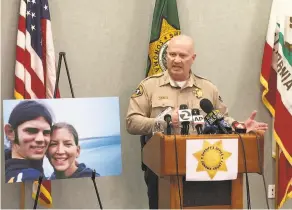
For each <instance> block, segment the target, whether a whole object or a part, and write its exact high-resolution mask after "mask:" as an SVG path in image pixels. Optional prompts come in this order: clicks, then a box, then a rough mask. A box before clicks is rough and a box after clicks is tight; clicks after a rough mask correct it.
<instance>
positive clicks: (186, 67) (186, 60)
mask: <svg viewBox="0 0 292 210" xmlns="http://www.w3.org/2000/svg"><path fill="white" fill-rule="evenodd" d="M195 57H196V55H195V53H194V41H193V39H192V38H191V37H189V36H186V35H178V36H175V37H173V38H172V39H171V40H170V41H169V43H168V46H167V56H166V58H167V59H166V61H167V70H168V72H169V75H170V76H171V78H172V79H173V80H175V81H185V80H187V79H188V78H189V76H190V71H191V66H192V64H193V62H194V60H195Z"/></svg>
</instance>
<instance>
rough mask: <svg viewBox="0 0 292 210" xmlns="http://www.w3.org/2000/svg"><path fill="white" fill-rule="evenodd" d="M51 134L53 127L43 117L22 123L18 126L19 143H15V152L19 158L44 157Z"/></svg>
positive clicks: (37, 158)
mask: <svg viewBox="0 0 292 210" xmlns="http://www.w3.org/2000/svg"><path fill="white" fill-rule="evenodd" d="M50 134H51V127H50V125H49V123H48V122H47V121H46V120H45V119H44V118H43V117H39V118H36V119H34V120H30V121H26V122H24V123H22V124H21V125H19V126H18V127H17V136H18V142H19V143H18V144H15V143H14V144H13V146H12V150H13V151H12V152H13V154H15V155H16V156H18V157H17V158H23V159H33V160H40V159H42V158H43V157H44V155H45V153H46V151H47V148H48V145H49V143H50ZM15 137H16V136H15Z"/></svg>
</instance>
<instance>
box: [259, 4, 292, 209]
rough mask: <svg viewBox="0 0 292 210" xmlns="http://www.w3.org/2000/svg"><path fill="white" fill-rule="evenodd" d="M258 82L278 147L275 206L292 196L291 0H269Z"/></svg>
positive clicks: (280, 205)
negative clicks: (260, 85) (266, 27)
mask: <svg viewBox="0 0 292 210" xmlns="http://www.w3.org/2000/svg"><path fill="white" fill-rule="evenodd" d="M260 82H261V84H262V86H263V88H264V90H263V94H262V100H263V103H264V105H265V106H266V108H267V109H268V110H269V111H270V113H271V114H272V116H273V120H274V126H273V137H274V139H275V141H276V143H277V145H278V147H279V155H278V156H276V158H277V159H278V171H277V172H278V176H277V177H278V180H276V181H275V182H276V186H277V189H278V190H277V193H276V195H277V197H276V205H277V208H281V207H282V206H283V204H284V203H285V202H286V201H287V200H288V199H289V198H292V157H291V154H292V141H291V128H292V1H291V0H282V1H280V0H277V1H275V0H274V1H273V3H272V9H271V14H270V20H269V24H268V33H267V37H266V43H265V47H264V54H263V62H262V70H261V76H260Z"/></svg>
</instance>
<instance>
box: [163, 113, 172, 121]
mask: <svg viewBox="0 0 292 210" xmlns="http://www.w3.org/2000/svg"><path fill="white" fill-rule="evenodd" d="M164 120H165V121H166V122H167V121H168V120H169V121H171V116H170V114H166V115H164Z"/></svg>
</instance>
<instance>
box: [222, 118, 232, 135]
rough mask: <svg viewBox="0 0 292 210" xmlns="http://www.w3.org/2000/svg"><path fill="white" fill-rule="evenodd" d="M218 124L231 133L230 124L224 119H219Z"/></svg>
mask: <svg viewBox="0 0 292 210" xmlns="http://www.w3.org/2000/svg"><path fill="white" fill-rule="evenodd" d="M220 124H221V125H222V126H223V127H224V128H225V129H226V131H227V132H228V133H232V126H231V125H230V124H229V123H228V122H226V121H225V120H221V121H220Z"/></svg>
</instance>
